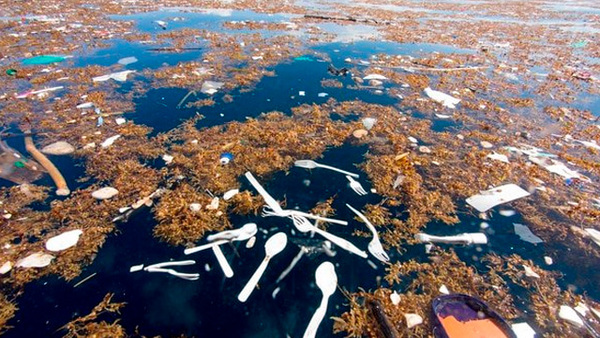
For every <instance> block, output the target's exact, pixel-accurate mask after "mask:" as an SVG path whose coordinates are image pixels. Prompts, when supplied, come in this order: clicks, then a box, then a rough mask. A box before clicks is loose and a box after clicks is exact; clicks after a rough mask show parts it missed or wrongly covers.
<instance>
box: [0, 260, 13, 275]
mask: <svg viewBox="0 0 600 338" xmlns="http://www.w3.org/2000/svg"><path fill="white" fill-rule="evenodd" d="M12 267H13V264H12V262H11V261H8V262H5V263H4V264H2V266H0V275H4V274H6V273H7V272H9V271H10V270H12Z"/></svg>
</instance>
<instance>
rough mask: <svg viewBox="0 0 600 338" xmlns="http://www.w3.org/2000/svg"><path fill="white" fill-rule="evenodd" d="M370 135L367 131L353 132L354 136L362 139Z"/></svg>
mask: <svg viewBox="0 0 600 338" xmlns="http://www.w3.org/2000/svg"><path fill="white" fill-rule="evenodd" d="M368 134H369V132H368V131H367V130H365V129H356V130H355V131H353V132H352V136H354V137H356V138H358V139H361V138H363V137H365V136H367V135H368Z"/></svg>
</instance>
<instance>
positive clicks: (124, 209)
mask: <svg viewBox="0 0 600 338" xmlns="http://www.w3.org/2000/svg"><path fill="white" fill-rule="evenodd" d="M131 209H132V208H131V207H121V208H119V213H120V214H122V213H124V212H127V211H129V210H131Z"/></svg>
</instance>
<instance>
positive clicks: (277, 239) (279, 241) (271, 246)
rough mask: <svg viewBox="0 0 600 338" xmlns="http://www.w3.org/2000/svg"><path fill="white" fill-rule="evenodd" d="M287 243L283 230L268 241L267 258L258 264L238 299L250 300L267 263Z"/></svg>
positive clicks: (242, 300) (266, 247)
mask: <svg viewBox="0 0 600 338" xmlns="http://www.w3.org/2000/svg"><path fill="white" fill-rule="evenodd" d="M286 245H287V235H286V234H285V233H283V232H278V233H276V234H275V235H273V236H271V237H270V238H269V239H268V240H267V242H266V243H265V258H264V259H263V261H262V263H260V265H259V266H258V268H257V269H256V271H255V272H254V274H252V277H250V279H249V280H248V282H247V283H246V286H244V288H243V289H242V291H241V292H240V294H239V295H238V300H239V301H240V302H242V303H244V302H246V300H248V297H250V295H251V294H252V291H253V290H254V288H255V287H256V284H257V283H258V281H259V280H260V277H261V276H262V275H263V273H264V272H265V270H266V269H267V265H268V264H269V261H270V260H271V258H273V256H275V255H277V254H278V253H280V252H281V251H283V249H285V247H286Z"/></svg>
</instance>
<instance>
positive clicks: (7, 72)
mask: <svg viewBox="0 0 600 338" xmlns="http://www.w3.org/2000/svg"><path fill="white" fill-rule="evenodd" d="M6 75H9V76H15V75H17V70H16V69H12V68H11V69H7V70H6Z"/></svg>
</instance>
